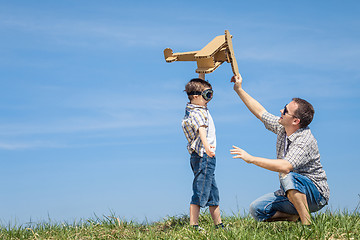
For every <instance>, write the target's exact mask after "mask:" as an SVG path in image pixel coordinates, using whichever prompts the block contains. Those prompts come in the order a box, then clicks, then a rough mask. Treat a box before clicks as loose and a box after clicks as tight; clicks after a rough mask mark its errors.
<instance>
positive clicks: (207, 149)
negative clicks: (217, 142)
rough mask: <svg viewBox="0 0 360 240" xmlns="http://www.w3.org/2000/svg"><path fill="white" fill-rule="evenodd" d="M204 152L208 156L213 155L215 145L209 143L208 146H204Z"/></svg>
mask: <svg viewBox="0 0 360 240" xmlns="http://www.w3.org/2000/svg"><path fill="white" fill-rule="evenodd" d="M205 152H206V154H207V155H208V156H209V157H215V146H213V145H209V147H205Z"/></svg>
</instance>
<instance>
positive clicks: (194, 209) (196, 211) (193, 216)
mask: <svg viewBox="0 0 360 240" xmlns="http://www.w3.org/2000/svg"><path fill="white" fill-rule="evenodd" d="M199 215H200V206H199V205H195V204H190V225H191V226H194V225H199Z"/></svg>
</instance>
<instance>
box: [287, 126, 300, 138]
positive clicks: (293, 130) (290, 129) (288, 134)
mask: <svg viewBox="0 0 360 240" xmlns="http://www.w3.org/2000/svg"><path fill="white" fill-rule="evenodd" d="M299 129H300V128H299V127H285V132H286V136H288V137H289V136H291V135H292V134H293V133H294V132H296V131H297V130H299Z"/></svg>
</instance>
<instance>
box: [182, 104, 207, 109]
mask: <svg viewBox="0 0 360 240" xmlns="http://www.w3.org/2000/svg"><path fill="white" fill-rule="evenodd" d="M186 108H189V109H194V108H202V109H205V110H206V109H207V107H206V106H200V105H196V104H192V103H187V105H186Z"/></svg>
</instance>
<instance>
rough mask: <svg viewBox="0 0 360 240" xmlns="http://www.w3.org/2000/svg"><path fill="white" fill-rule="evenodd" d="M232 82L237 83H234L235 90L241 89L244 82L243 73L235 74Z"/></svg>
mask: <svg viewBox="0 0 360 240" xmlns="http://www.w3.org/2000/svg"><path fill="white" fill-rule="evenodd" d="M231 82H233V83H235V84H234V90H235V91H236V90H238V89H241V84H242V77H241V75H239V76H233V77H232V78H231Z"/></svg>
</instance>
